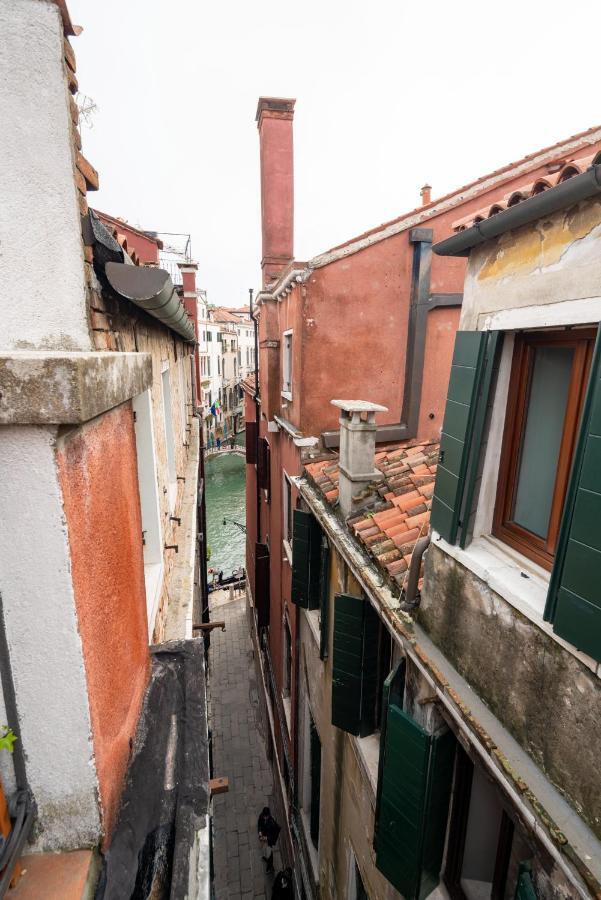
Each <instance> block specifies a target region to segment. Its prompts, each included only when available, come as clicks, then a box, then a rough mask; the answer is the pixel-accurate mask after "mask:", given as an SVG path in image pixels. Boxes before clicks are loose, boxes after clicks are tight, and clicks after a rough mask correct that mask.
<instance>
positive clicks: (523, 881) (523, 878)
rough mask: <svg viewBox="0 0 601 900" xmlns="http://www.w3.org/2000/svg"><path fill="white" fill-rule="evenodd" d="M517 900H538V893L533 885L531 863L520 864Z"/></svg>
mask: <svg viewBox="0 0 601 900" xmlns="http://www.w3.org/2000/svg"><path fill="white" fill-rule="evenodd" d="M515 900H536V891H535V890H534V885H533V884H532V875H531V874H530V864H529V863H520V867H519V874H518V883H517V885H516V889H515Z"/></svg>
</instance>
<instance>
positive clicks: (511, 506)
mask: <svg viewBox="0 0 601 900" xmlns="http://www.w3.org/2000/svg"><path fill="white" fill-rule="evenodd" d="M594 337H595V336H594V333H592V332H590V331H586V332H584V331H581V332H574V331H571V332H566V331H562V332H547V333H527V334H522V335H518V337H517V338H516V343H515V350H514V358H513V367H512V373H511V383H510V389H509V398H508V402H507V418H506V423H505V434H504V437H503V448H502V454H501V468H500V471H499V483H498V493H497V502H496V508H495V518H494V524H493V533H494V534H495V535H496V536H497V537H498V538H500V539H501V540H503V541H505V542H506V543H508V544H510V545H511V546H512V547H514V548H515V549H516V550H519V551H520V552H521V553H523V554H524V555H525V556H528V557H529V558H530V559H532V560H534V562H536V563H538V564H539V565H541V566H543V567H544V568H546V569H551V568H552V565H553V559H554V557H555V550H556V546H557V539H558V533H559V524H560V521H561V514H562V510H563V505H564V501H565V496H566V489H567V484H568V478H569V474H570V467H571V463H572V456H573V453H574V447H575V443H576V437H577V433H578V425H579V421H580V415H581V412H582V404H583V401H584V393H585V389H586V383H587V379H588V373H589V369H590V361H591V356H592V350H593V343H594Z"/></svg>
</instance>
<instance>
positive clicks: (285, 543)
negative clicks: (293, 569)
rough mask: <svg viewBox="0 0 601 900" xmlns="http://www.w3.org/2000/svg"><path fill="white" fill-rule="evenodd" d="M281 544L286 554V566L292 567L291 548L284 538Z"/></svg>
mask: <svg viewBox="0 0 601 900" xmlns="http://www.w3.org/2000/svg"><path fill="white" fill-rule="evenodd" d="M282 544H283V546H284V553H285V554H286V560H287V561H288V565H289V566H291V565H292V547H291V546H290V542H289V541H287V540H286V538H284V540H283V541H282Z"/></svg>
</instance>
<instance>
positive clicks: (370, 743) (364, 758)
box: [353, 730, 380, 801]
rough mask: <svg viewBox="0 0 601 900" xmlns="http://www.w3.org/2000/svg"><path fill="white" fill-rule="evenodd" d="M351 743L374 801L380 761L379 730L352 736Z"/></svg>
mask: <svg viewBox="0 0 601 900" xmlns="http://www.w3.org/2000/svg"><path fill="white" fill-rule="evenodd" d="M353 744H354V746H355V750H356V752H357V756H358V757H359V761H360V765H361V768H362V769H363V771H364V773H365V776H366V778H367V780H368V782H369V786H370V788H371V790H372V793H373V797H374V801H375V798H376V792H377V790H378V768H379V762H380V731H379V730H378V731H374V732H373V734H368V735H367V736H366V737H362V738H359V737H353Z"/></svg>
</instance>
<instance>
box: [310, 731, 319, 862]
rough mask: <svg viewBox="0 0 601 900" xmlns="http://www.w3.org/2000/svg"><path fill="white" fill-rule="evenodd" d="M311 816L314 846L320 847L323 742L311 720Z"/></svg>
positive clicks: (311, 832)
mask: <svg viewBox="0 0 601 900" xmlns="http://www.w3.org/2000/svg"><path fill="white" fill-rule="evenodd" d="M310 744H311V746H310V755H311V816H310V834H311V840H312V841H313V845H314V846H315V848H316V849H317V847H318V845H319V805H320V801H321V741H320V740H319V734H318V733H317V728H316V727H315V723H314V722H313V720H312V719H311V734H310Z"/></svg>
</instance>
